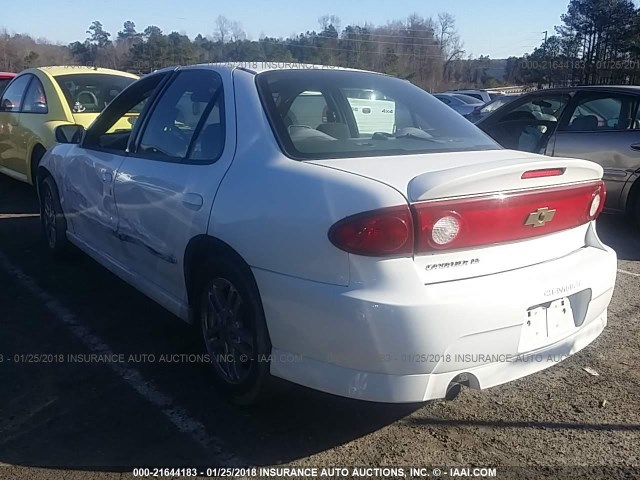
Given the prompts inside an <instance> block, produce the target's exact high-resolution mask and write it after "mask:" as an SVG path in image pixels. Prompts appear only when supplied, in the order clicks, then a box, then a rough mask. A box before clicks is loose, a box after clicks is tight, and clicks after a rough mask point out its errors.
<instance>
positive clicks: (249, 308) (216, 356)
mask: <svg viewBox="0 0 640 480" xmlns="http://www.w3.org/2000/svg"><path fill="white" fill-rule="evenodd" d="M198 280H199V281H198V282H197V289H196V291H197V296H196V302H197V305H196V309H195V311H196V316H195V320H196V321H195V322H194V323H195V325H196V326H197V327H198V330H199V334H200V337H201V339H202V343H203V345H204V347H205V349H206V352H207V354H208V355H209V360H210V368H211V371H212V372H213V380H214V382H215V383H216V385H217V387H218V388H219V390H220V391H221V392H222V393H223V394H224V395H225V396H226V397H227V398H228V399H229V400H230V401H231V402H233V403H235V404H237V405H243V406H247V405H253V404H257V403H260V402H262V401H264V400H266V399H268V398H270V397H271V396H273V394H274V393H276V391H277V387H276V385H277V381H276V379H275V378H274V377H272V376H271V374H270V373H269V367H270V361H269V356H270V355H271V341H270V339H269V332H268V330H267V324H266V321H265V317H264V311H263V309H262V301H261V299H260V294H259V292H258V288H257V286H256V284H255V280H254V279H253V276H252V275H251V272H250V271H248V268H247V267H246V266H244V265H242V266H240V265H238V262H234V261H232V260H229V259H227V258H213V259H210V260H208V261H207V262H205V264H204V265H203V267H202V268H201V269H200V275H199V277H198Z"/></svg>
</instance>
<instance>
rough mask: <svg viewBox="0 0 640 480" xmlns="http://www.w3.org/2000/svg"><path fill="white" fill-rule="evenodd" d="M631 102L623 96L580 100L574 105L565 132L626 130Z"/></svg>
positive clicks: (599, 96) (594, 97) (628, 125)
mask: <svg viewBox="0 0 640 480" xmlns="http://www.w3.org/2000/svg"><path fill="white" fill-rule="evenodd" d="M630 104H631V102H630V101H627V100H626V99H625V97H624V96H618V95H598V96H588V97H584V98H582V99H580V100H579V101H578V104H577V105H576V108H575V110H574V111H573V114H572V115H571V120H570V121H569V125H568V126H567V130H569V131H572V132H594V131H607V130H626V129H628V128H629V127H630V126H631V125H630V124H631V123H632V122H631V120H630V118H631V117H630V115H629V112H630V111H631V110H630V107H631V105H630Z"/></svg>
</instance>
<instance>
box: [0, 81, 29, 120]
mask: <svg viewBox="0 0 640 480" xmlns="http://www.w3.org/2000/svg"><path fill="white" fill-rule="evenodd" d="M32 77H33V75H21V76H19V77H17V78H16V79H15V80H14V81H13V82H11V83H10V84H9V86H8V87H7V89H6V90H5V91H4V94H3V95H2V101H0V111H2V112H19V111H20V108H21V107H22V101H23V99H24V93H25V92H24V91H25V90H26V88H27V85H28V84H29V80H31V78H32Z"/></svg>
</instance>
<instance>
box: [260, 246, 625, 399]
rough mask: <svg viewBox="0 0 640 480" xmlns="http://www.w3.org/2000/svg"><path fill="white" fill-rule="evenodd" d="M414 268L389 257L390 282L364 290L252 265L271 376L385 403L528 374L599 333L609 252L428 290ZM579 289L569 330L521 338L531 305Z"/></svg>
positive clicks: (609, 277) (590, 251)
mask: <svg viewBox="0 0 640 480" xmlns="http://www.w3.org/2000/svg"><path fill="white" fill-rule="evenodd" d="M405 262H410V263H411V264H412V265H409V263H405ZM413 268H414V266H413V262H412V261H411V260H410V259H396V260H390V261H389V262H388V264H387V265H386V266H385V269H386V272H387V273H386V275H387V278H386V279H384V280H382V279H381V280H380V281H379V282H377V283H375V285H373V286H371V287H369V288H362V287H361V288H358V287H355V288H345V287H338V286H331V285H326V284H320V283H314V282H309V281H304V280H300V279H295V278H291V277H286V276H282V275H278V274H274V273H272V272H265V271H261V270H255V272H254V273H255V275H256V279H257V282H258V286H259V289H260V292H261V296H262V300H263V305H264V309H265V314H266V318H267V324H268V327H269V333H270V335H271V341H272V344H273V347H274V351H273V354H274V355H273V356H272V361H271V372H272V374H273V375H275V376H278V377H282V378H285V379H287V380H290V381H292V382H294V383H298V384H301V385H305V386H308V387H311V388H314V389H318V390H322V391H325V392H328V393H333V394H337V395H342V396H347V397H353V398H358V399H363V400H370V401H380V402H419V401H425V400H429V399H434V398H441V397H444V396H445V393H446V389H447V386H448V385H449V383H450V382H451V381H452V380H453V379H455V378H456V377H458V376H459V375H460V374H463V373H467V374H469V379H470V383H471V385H472V386H475V387H478V388H488V387H491V386H494V385H498V384H501V383H504V382H508V381H510V380H514V379H517V378H520V377H523V376H525V375H529V374H531V373H534V372H536V371H539V370H543V369H545V368H548V367H550V366H552V365H554V364H555V363H558V362H559V361H561V360H562V359H563V358H566V357H567V356H569V355H572V354H573V353H575V352H577V351H578V350H580V349H582V348H584V347H585V346H586V345H588V344H589V343H591V342H592V341H593V340H594V339H595V338H596V337H597V336H598V335H599V334H600V333H601V332H602V330H603V329H604V327H605V325H606V322H607V307H608V305H609V302H610V300H611V296H612V293H613V286H614V284H615V277H616V255H615V253H614V252H613V251H612V250H611V249H608V248H606V247H602V248H595V247H585V248H582V249H580V250H578V251H576V252H574V253H572V254H570V255H567V256H565V257H563V258H560V259H556V260H553V261H549V262H545V263H541V264H538V265H533V266H530V267H526V268H521V269H517V270H513V271H510V272H503V273H500V274H495V275H487V276H483V277H477V278H472V279H467V280H459V281H451V282H443V283H439V284H432V285H424V284H422V283H421V282H419V281H417V278H416V275H415V274H414V275H410V274H408V273H407V272H411V271H412V269H413ZM581 292H588V295H582V294H581ZM575 294H579V295H578V297H579V298H581V299H582V301H583V303H584V304H583V305H582V306H580V305H579V306H578V307H577V308H575V309H574V310H575V311H576V312H577V311H580V313H579V314H578V313H575V316H576V317H577V316H579V317H580V318H579V319H577V320H576V324H575V326H572V327H571V329H570V330H568V331H565V332H564V334H562V336H560V337H558V336H555V337H550V338H549V341H548V342H546V343H545V342H543V344H540V343H538V344H536V347H535V348H529V346H530V345H531V342H523V341H522V337H523V325H524V323H525V322H526V321H527V310H528V309H529V308H531V307H533V306H536V305H540V304H544V303H546V302H550V301H553V300H557V299H558V298H566V297H569V296H573V295H575Z"/></svg>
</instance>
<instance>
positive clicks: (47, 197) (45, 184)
mask: <svg viewBox="0 0 640 480" xmlns="http://www.w3.org/2000/svg"><path fill="white" fill-rule="evenodd" d="M40 220H41V224H42V232H43V233H44V238H45V241H46V244H47V247H48V249H49V251H50V252H51V253H52V254H53V255H55V256H63V255H64V254H66V253H68V252H69V249H70V246H71V244H70V243H69V240H68V239H67V220H66V219H65V218H64V213H63V212H62V207H61V205H60V197H59V196H58V188H57V187H56V184H55V182H54V181H53V178H51V177H50V176H47V177H46V178H45V179H44V180H43V181H42V184H41V185H40Z"/></svg>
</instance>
